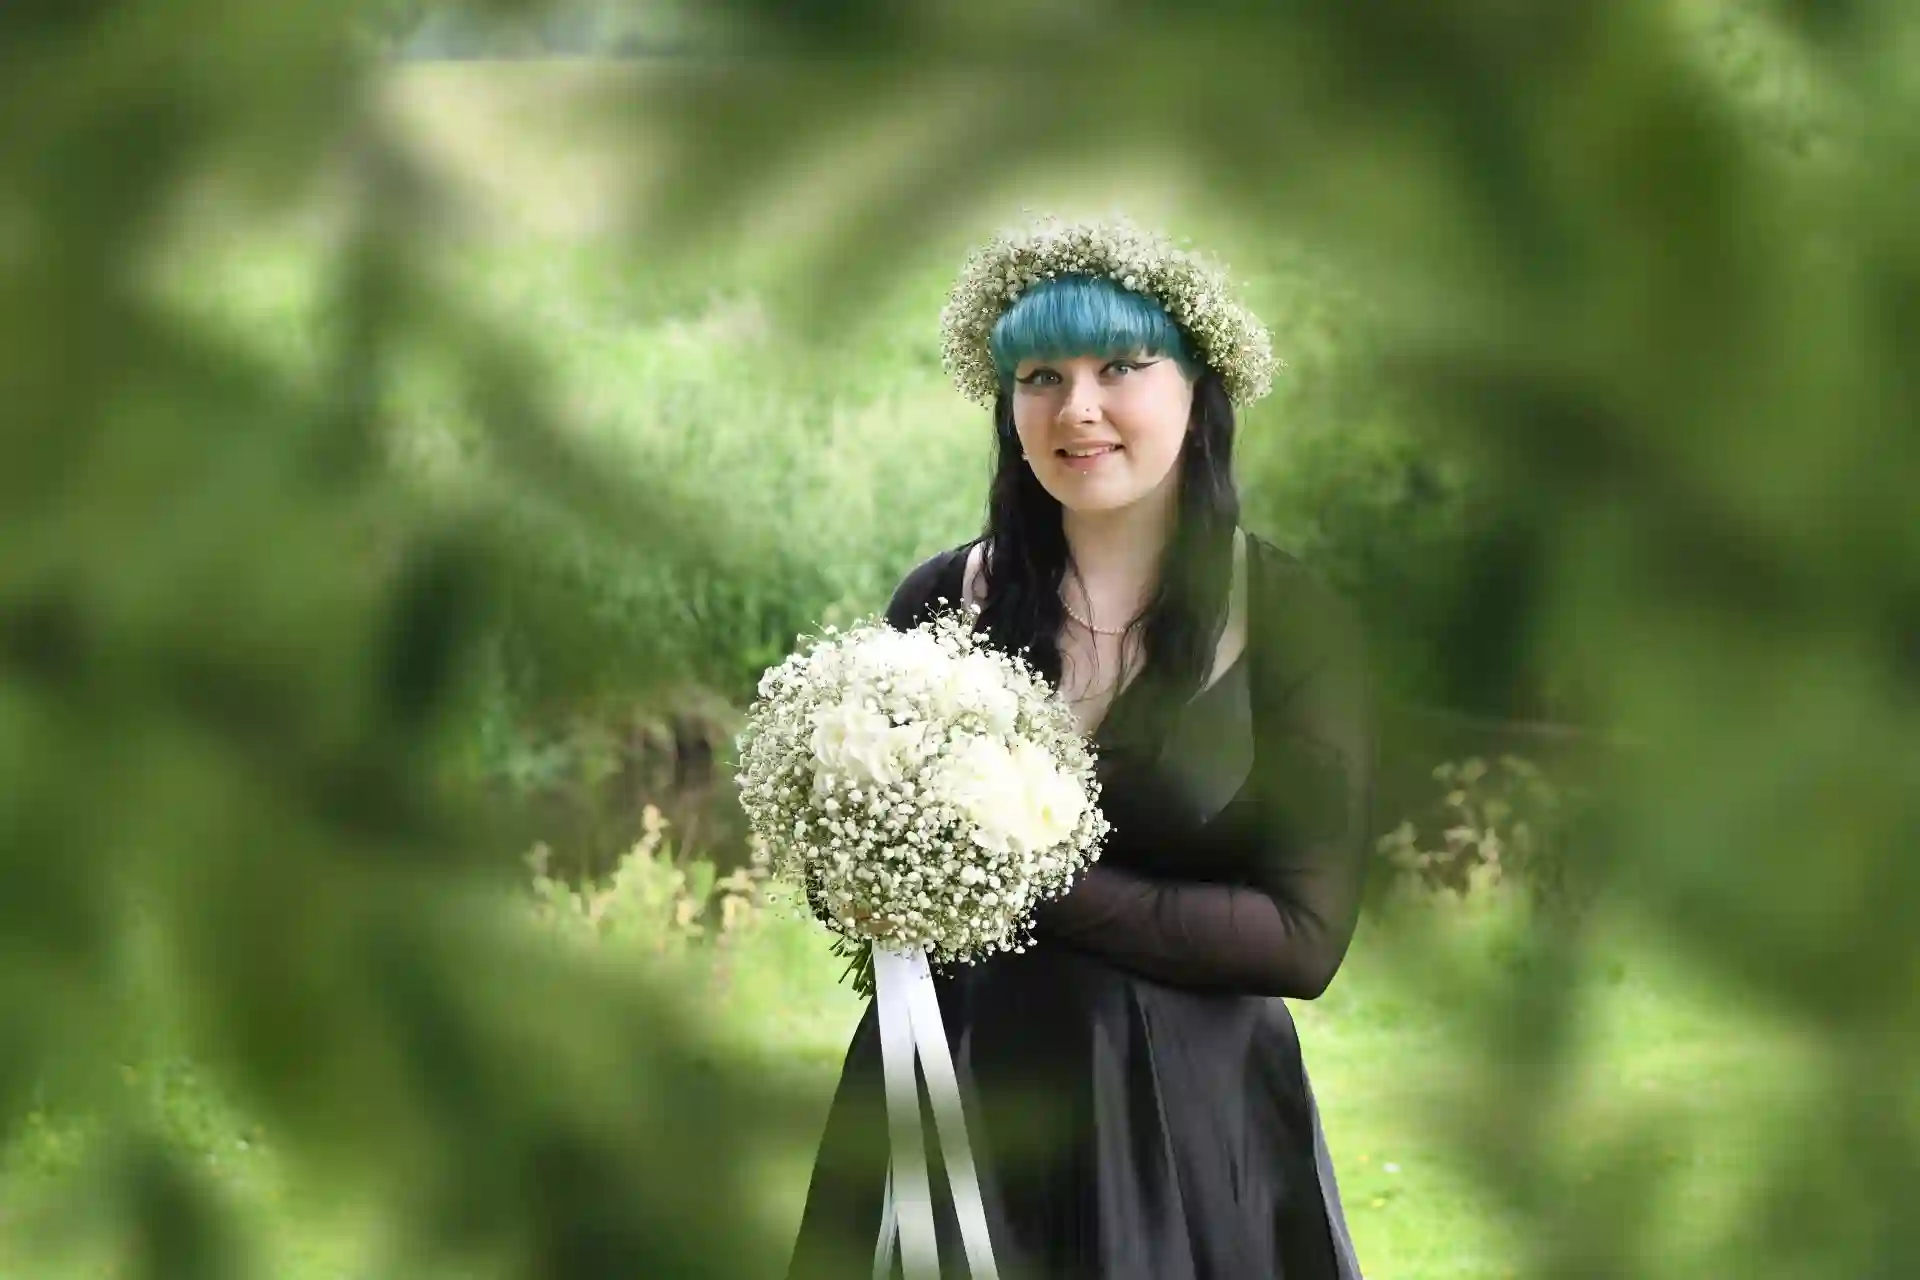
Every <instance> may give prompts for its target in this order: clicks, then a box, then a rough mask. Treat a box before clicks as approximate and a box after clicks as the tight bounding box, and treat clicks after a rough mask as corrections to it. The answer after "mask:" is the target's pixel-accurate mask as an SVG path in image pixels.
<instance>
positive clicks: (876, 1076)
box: [788, 538, 1374, 1280]
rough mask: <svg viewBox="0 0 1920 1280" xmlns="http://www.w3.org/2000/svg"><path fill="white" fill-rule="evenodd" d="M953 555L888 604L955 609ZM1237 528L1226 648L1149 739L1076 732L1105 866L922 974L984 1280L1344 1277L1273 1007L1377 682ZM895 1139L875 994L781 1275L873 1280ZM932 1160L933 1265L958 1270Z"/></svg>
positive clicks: (1287, 1020)
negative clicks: (1240, 626)
mask: <svg viewBox="0 0 1920 1280" xmlns="http://www.w3.org/2000/svg"><path fill="white" fill-rule="evenodd" d="M971 545H972V544H968V545H966V546H961V547H956V548H954V549H952V550H950V551H947V552H943V553H941V554H940V555H937V556H934V557H932V558H931V559H929V560H928V561H926V562H925V563H923V564H922V565H920V566H919V567H918V568H916V569H915V570H914V571H913V572H912V573H910V574H909V575H908V576H907V578H906V579H905V581H903V582H902V584H901V586H900V589H899V591H898V592H897V593H896V594H895V597H894V600H893V604H892V606H891V607H890V608H889V610H888V619H889V621H890V622H892V623H893V624H894V625H895V626H900V627H907V626H911V625H913V624H914V623H915V622H917V621H918V620H920V619H921V618H923V617H925V616H927V613H928V611H929V610H930V609H932V608H935V607H938V603H937V602H938V601H939V600H940V599H941V598H944V599H945V600H947V601H957V600H959V599H960V598H961V597H960V585H961V582H960V579H961V575H962V574H963V573H964V571H965V565H966V558H967V552H968V550H969V549H970V547H971ZM1248 546H1249V558H1248V569H1249V574H1248V584H1249V594H1248V601H1249V606H1250V611H1249V632H1248V643H1247V646H1246V649H1245V650H1244V651H1243V654H1242V656H1241V657H1240V658H1239V659H1238V660H1236V661H1235V662H1234V664H1233V665H1232V666H1231V667H1230V668H1229V669H1228V670H1227V671H1226V672H1225V673H1224V674H1223V675H1221V676H1220V677H1219V678H1218V679H1216V680H1215V681H1214V682H1213V683H1212V684H1211V685H1209V686H1208V687H1207V688H1205V689H1204V690H1202V691H1201V692H1200V693H1199V694H1198V695H1197V696H1195V697H1194V698H1193V699H1192V701H1190V702H1189V703H1188V704H1187V705H1186V706H1185V707H1184V708H1183V709H1182V711H1181V713H1180V714H1179V715H1178V716H1177V717H1175V718H1174V721H1173V727H1172V728H1171V729H1170V730H1169V731H1168V732H1167V733H1165V734H1164V735H1163V737H1162V740H1161V741H1159V742H1156V743H1144V744H1139V743H1136V744H1128V743H1124V742H1115V741H1107V740H1104V739H1103V738H1102V737H1101V735H1099V734H1096V737H1095V745H1096V747H1097V748H1098V752H1099V761H1100V763H1099V769H1100V777H1101V783H1102V795H1101V805H1102V808H1103V809H1104V810H1105V812H1106V814H1107V817H1108V820H1109V822H1110V823H1111V826H1112V830H1111V832H1110V834H1109V836H1108V839H1107V842H1106V845H1105V846H1104V849H1103V852H1102V854H1101V857H1100V860H1099V861H1098V862H1097V863H1096V864H1095V865H1094V866H1093V867H1091V868H1089V869H1088V870H1087V871H1086V872H1085V873H1083V875H1082V876H1081V878H1080V879H1079V880H1078V881H1076V882H1075V885H1074V887H1073V889H1072V890H1071V891H1070V892H1069V893H1067V894H1066V895H1065V896H1063V897H1061V898H1059V899H1056V900H1055V901H1053V902H1051V903H1048V904H1046V905H1045V906H1043V907H1042V908H1041V910H1040V912H1039V914H1038V916H1037V917H1036V939H1037V945H1035V946H1034V947H1032V948H1030V949H1029V950H1027V951H1025V952H1022V953H1010V954H1003V955H998V956H994V957H992V958H990V959H988V960H986V961H983V962H981V963H978V964H972V965H954V966H950V967H948V968H947V969H945V970H941V971H936V979H935V988H936V991H937V993H938V997H939V1001H940V1007H941V1015H942V1018H943V1021H944V1023H945V1027H946V1031H947V1036H948V1040H949V1043H950V1045H951V1046H952V1049H953V1055H954V1060H955V1066H956V1069H957V1071H958V1075H959V1078H960V1084H961V1090H962V1095H963V1098H964V1101H965V1104H966V1110H967V1122H968V1130H969V1135H970V1140H971V1142H972V1144H973V1151H974V1159H975V1163H976V1166H977V1167H978V1170H979V1176H980V1182H981V1188H982V1192H983V1195H984V1197H985V1201H986V1209H987V1221H988V1224H989V1227H990V1230H991V1232H992V1239H993V1247H994V1256H995V1260H996V1262H997V1263H998V1265H999V1270H1000V1274H1001V1275H1002V1277H1004V1280H1266V1278H1269V1277H1272V1278H1275V1280H1278V1278H1280V1277H1285V1280H1357V1278H1358V1277H1359V1275H1360V1271H1359V1267H1358V1264H1357V1263H1356V1261H1355V1258H1354V1251H1353V1245H1352V1241H1351V1239H1350V1237H1349V1235H1348V1232H1347V1227H1346V1222H1345V1218H1344V1215H1343V1214H1342V1212H1341V1207H1340V1197H1339V1190H1338V1187H1337V1186H1336V1184H1335V1181H1334V1174H1333V1167H1332V1164H1331V1162H1330V1160H1329V1158H1328V1154H1327V1148H1326V1143H1325V1140H1324V1138H1323V1136H1322V1132H1321V1127H1320V1121H1319V1115H1318V1112H1317V1110H1316V1108H1315V1105H1314V1098H1313V1092H1312V1089H1311V1088H1310V1086H1309V1084H1308V1082H1307V1075H1306V1070H1305V1067H1304V1065H1303V1063H1302V1059H1301V1052H1300V1044H1299V1041H1298V1039H1297V1038H1296V1036H1295V1033H1294V1023H1293V1019H1292V1016H1291V1015H1290V1013H1289V1012H1288V1009H1287V1005H1286V1003H1285V1000H1284V999H1283V998H1282V997H1292V998H1295V999H1311V998H1313V997H1314V996H1317V995H1318V994H1319V993H1320V992H1321V991H1322V990H1324V989H1325V987H1326V985H1327V983H1328V982H1329V981H1330V980H1331V979H1332V977H1333V973H1334V971H1335V969H1337V968H1338V966H1339V964H1340V960H1341V958H1342V957H1343V955H1344V954H1345V951H1346V947H1347V942H1348V940H1349V938H1350V937H1351V936H1352V932H1353V928H1354V924H1355V921H1356V918H1357V915H1358V911H1359V902H1360V894H1361V889H1362V882H1363V880H1364V877H1365V872H1366V865H1367V846H1368V843H1369V840H1368V837H1369V831H1368V827H1369V823H1368V813H1369V807H1370V802H1371V791H1372V778H1373V758H1374V746H1373V740H1372V736H1371V723H1372V717H1371V708H1370V699H1369V688H1370V682H1369V680H1368V679H1367V678H1366V673H1365V667H1366V664H1365V661H1364V659H1363V658H1362V656H1361V646H1360V636H1359V632H1358V629H1357V627H1356V626H1355V625H1354V623H1353V621H1352V619H1351V615H1350V614H1349V613H1348V611H1347V610H1346V609H1345V608H1344V607H1343V605H1342V603H1341V602H1340V601H1339V600H1338V599H1337V598H1336V597H1335V596H1334V595H1333V594H1332V593H1331V592H1330V591H1329V590H1328V589H1327V588H1325V587H1324V586H1323V585H1322V584H1321V583H1320V582H1319V581H1318V580H1317V579H1316V578H1314V577H1313V576H1311V575H1310V574H1308V573H1307V572H1306V571H1305V570H1304V568H1303V567H1302V566H1301V565H1300V564H1299V563H1298V562H1297V561H1295V560H1294V559H1293V558H1291V557H1289V556H1287V555H1286V554H1285V553H1284V552H1281V551H1280V550H1278V549H1277V548H1275V547H1273V546H1271V545H1270V544H1267V543H1265V542H1263V541H1261V540H1259V539H1257V538H1250V539H1249V540H1248ZM1125 696H1126V695H1125V694H1123V695H1122V697H1125ZM1116 705H1117V704H1116ZM1111 719H1112V717H1111V716H1110V717H1109V720H1111ZM927 1133H928V1144H927V1149H928V1151H929V1153H932V1152H935V1151H937V1150H938V1145H937V1141H936V1139H935V1136H934V1132H933V1128H932V1125H931V1123H929V1124H928V1126H927ZM888 1150H889V1146H888V1138H887V1128H886V1107H885V1098H884V1092H883V1076H882V1071H881V1058H880V1037H879V1031H878V1025H877V1018H876V1014H875V1010H874V1009H873V1008H872V1007H871V1006H869V1008H868V1009H867V1011H866V1014H865V1016H864V1017H863V1018H862V1019H861V1021H860V1024H859V1027H858V1029H857V1030H856V1031H855V1032H854V1036H853V1041H852V1044H851V1046H850V1047H849V1049H848V1051H847V1057H846V1063H845V1067H844V1069H843V1072H842V1075H841V1079H840V1084H839V1088H838V1090H837V1092H836V1094H835V1097H834V1100H833V1105H832V1109H831V1112H830V1113H829V1116H828V1120H827V1126H826V1132H825V1135H824V1137H823V1139H822V1141H821V1144H820V1149H819V1154H818V1157H817V1159H816V1162H815V1165H814V1171H813V1179H812V1183H811V1186H810V1188H809V1192H808V1197H807V1204H806V1210H805V1214H804V1217H803V1220H802V1223H801V1229H800V1234H799V1239H798V1241H797V1243H796V1246H795V1249H794V1253H793V1257H792V1262H791V1266H790V1270H789V1273H788V1274H789V1280H817V1278H825V1277H833V1278H835V1280H848V1278H851V1277H866V1276H869V1275H870V1274H871V1272H872V1266H873V1249H874V1240H875V1236H876V1234H877V1233H878V1230H879V1226H880V1220H881V1213H882V1198H883V1193H884V1188H885V1182H886V1173H887V1159H888ZM933 1165H934V1169H933V1190H934V1199H935V1209H936V1222H937V1226H938V1231H939V1240H940V1254H941V1264H942V1268H943V1275H945V1276H950V1277H959V1276H964V1275H965V1274H966V1269H965V1263H964V1253H963V1251H962V1248H961V1245H960V1239H959V1233H958V1229H957V1227H956V1224H955V1219H954V1215H953V1212H952V1206H951V1203H950V1197H949V1196H948V1193H947V1188H946V1186H945V1183H944V1180H943V1176H942V1170H941V1168H940V1164H939V1160H938V1159H937V1157H936V1158H935V1159H934V1160H933ZM898 1265H899V1264H898V1262H896V1263H895V1267H896V1273H895V1274H898V1272H897V1268H898Z"/></svg>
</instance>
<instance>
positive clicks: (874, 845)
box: [739, 611, 1107, 1280]
mask: <svg viewBox="0 0 1920 1280" xmlns="http://www.w3.org/2000/svg"><path fill="white" fill-rule="evenodd" d="M759 695H760V696H759V697H758V699H756V701H755V702H754V705H753V706H752V708H750V709H749V711H748V713H747V724H746V728H745V729H744V730H743V731H742V732H741V734H740V742H739V746H740V766H739V784H740V799H741V804H742V806H743V807H744V808H745V810H746V813H747V819H748V821H749V823H750V824H751V825H752V828H753V831H754V834H756V835H757V836H759V837H760V839H761V840H762V842H763V843H764V844H765V845H766V847H767V849H768V850H769V852H770V854H771V856H772V870H773V872H774V874H775V875H777V876H779V877H780V878H782V879H785V880H788V881H792V882H797V883H799V884H802V885H804V886H805V888H806V894H807V901H808V904H809V905H810V906H811V907H812V909H813V913H814V915H815V916H816V917H817V918H818V919H820V920H821V921H823V922H824V923H825V924H826V925H827V927H828V928H830V929H832V930H833V931H834V932H835V933H837V934H839V935H840V937H839V940H838V941H837V942H836V943H835V948H834V949H835V950H836V951H837V952H838V953H839V954H841V955H844V956H850V957H852V958H853V960H854V964H853V965H852V966H851V971H855V972H857V973H858V978H857V980H856V987H857V988H858V989H859V990H860V991H862V992H863V993H865V994H871V995H873V996H874V1007H875V1011H876V1014H877V1017H878V1021H879V1029H880V1041H881V1051H882V1056H883V1059H884V1064H883V1065H884V1069H885V1080H886V1092H887V1114H888V1127H889V1129H890V1130H891V1133H892V1155H891V1158H890V1161H889V1165H888V1173H887V1186H886V1192H885V1197H884V1201H883V1209H882V1211H881V1222H880V1233H879V1237H878V1239H877V1240H876V1242H875V1246H874V1271H873V1273H874V1275H875V1277H876V1278H882V1277H885V1276H888V1275H890V1274H891V1273H892V1265H893V1251H894V1246H895V1245H896V1243H897V1244H898V1245H899V1248H900V1255H901V1257H900V1260H901V1265H902V1267H903V1269H904V1273H905V1275H906V1276H907V1280H934V1278H935V1277H937V1276H938V1275H940V1274H941V1273H940V1267H939V1254H938V1248H937V1243H936V1239H935V1231H934V1215H933V1207H932V1198H931V1188H930V1182H929V1173H928V1164H927V1159H926V1152H925V1149H924V1147H923V1146H922V1142H921V1128H920V1118H919V1105H920V1103H919V1094H918V1091H917V1086H916V1084H915V1063H916V1062H918V1064H919V1065H920V1067H922V1068H923V1069H924V1070H925V1072H926V1076H927V1088H928V1096H929V1098H930V1099H931V1101H932V1104H933V1112H934V1119H935V1121H936V1122H937V1124H938V1128H939V1134H940V1142H941V1146H942V1148H943V1149H944V1150H945V1154H946V1161H947V1170H948V1175H949V1186H950V1188H951V1190H952V1192H953V1196H954V1208H955V1212H956V1214H957V1215H958V1218H959V1222H960V1234H961V1240H962V1243H963V1244H964V1245H965V1247H966V1253H967V1262H968V1269H969V1271H970V1272H971V1274H972V1275H973V1276H974V1277H975V1280H996V1278H997V1275H998V1272H997V1270H996V1267H995V1263H994V1258H993V1246H992V1241H991V1239H990V1238H989V1233H988V1229H987V1219H986V1213H985V1207H984V1202H983V1200H982V1196H981V1191H980V1183H979V1178H978V1176H977V1174H976V1171H975V1169H974V1166H973V1156H972V1153H971V1150H970V1147H969V1144H968V1140H967V1132H966V1121H965V1117H964V1114H963V1108H962V1106H961V1100H960V1092H959V1086H958V1082H957V1079H956V1077H955V1073H954V1065H953V1061H952V1058H951V1056H950V1054H949V1052H948V1048H947V1038H946V1032H945V1028H944V1027H943V1026H942V1023H941V1015H940V1008H939V1004H938V1002H937V1001H936V1000H935V998H934V993H933V987H932V971H931V969H930V968H929V963H930V962H942V961H955V960H960V961H970V960H977V959H981V958H983V957H985V956H987V955H991V954H992V953H994V952H997V951H1006V950H1013V951H1022V950H1025V949H1026V944H1027V942H1028V941H1029V940H1030V938H1031V933H1030V923H1029V921H1030V918H1031V916H1032V913H1033V909H1034V908H1035V907H1036V906H1038V905H1039V904H1040V903H1041V902H1042V901H1044V900H1046V899H1048V898H1051V897H1056V896H1058V895H1059V894H1061V893H1064V892H1065V891H1066V890H1067V888H1068V887H1069V886H1070V885H1071V884H1072V883H1073V879H1074V876H1075V874H1076V873H1078V872H1079V871H1080V870H1081V868H1083V867H1085V866H1086V865H1087V864H1088V863H1090V862H1091V861H1093V859H1095V858H1096V857H1097V856H1098V855H1099V848H1100V843H1101V841H1102V840H1103V839H1104V838H1105V836H1106V834H1107V820H1106V818H1105V817H1104V816H1103V815H1102V814H1101V812H1100V807H1099V804H1098V801H1099V795H1100V785H1099V782H1098V780H1097V778H1096V777H1095V775H1094V761H1093V752H1092V748H1091V746H1090V744H1089V743H1088V742H1087V739H1086V737H1085V735H1084V734H1082V733H1081V732H1080V726H1079V724H1078V723H1077V722H1076V721H1075V720H1074V717H1073V712H1072V711H1071V710H1070V709H1069V708H1068V706H1067V704H1066V702H1065V701H1064V700H1063V699H1062V698H1061V697H1060V695H1059V694H1058V693H1057V692H1055V691H1054V690H1052V689H1050V688H1048V686H1047V684H1046V682H1045V681H1043V680H1042V679H1041V678H1040V677H1039V675H1038V674H1037V673H1035V672H1034V670H1033V669H1032V668H1031V667H1030V666H1028V665H1027V664H1026V663H1025V662H1023V661H1021V660H1019V659H1017V658H1011V657H1008V656H1007V655H1005V654H1002V653H1000V652H999V651H997V650H995V649H993V648H991V647H989V646H988V645H986V644H985V643H984V641H983V639H982V637H981V636H980V635H979V633H978V632H976V631H975V630H974V629H973V626H972V625H971V618H970V616H969V615H968V614H967V613H965V612H963V611H949V612H944V613H940V614H937V615H936V616H934V617H933V618H932V619H930V620H929V621H927V622H924V623H922V624H921V625H919V626H918V627H915V628H914V629H912V630H911V631H899V630H895V629H894V628H892V627H891V626H888V625H887V624H886V623H884V622H871V621H870V622H864V623H861V624H858V625H856V626H854V627H852V628H851V629H849V630H847V631H846V632H844V633H843V632H839V631H837V630H836V629H834V628H832V627H828V628H826V629H825V631H824V634H822V635H821V636H818V637H808V638H806V640H804V641H803V643H802V645H801V648H800V649H799V651H798V652H796V653H794V654H793V655H792V656H791V657H789V658H788V659H787V660H786V661H785V662H783V663H781V664H780V665H779V666H777V667H774V668H772V669H771V670H769V671H768V672H767V673H766V674H765V675H764V676H762V677H761V679H760V689H759Z"/></svg>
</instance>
